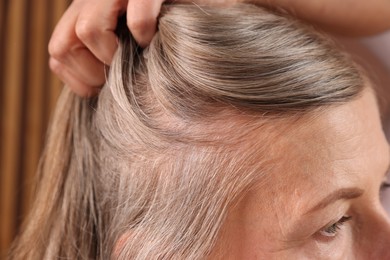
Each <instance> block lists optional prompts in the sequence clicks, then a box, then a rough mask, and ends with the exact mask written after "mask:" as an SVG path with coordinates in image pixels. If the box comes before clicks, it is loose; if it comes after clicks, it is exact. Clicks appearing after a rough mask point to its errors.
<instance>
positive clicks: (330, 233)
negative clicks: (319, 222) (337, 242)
mask: <svg viewBox="0 0 390 260" xmlns="http://www.w3.org/2000/svg"><path fill="white" fill-rule="evenodd" d="M351 219H352V217H351V216H343V217H342V218H340V219H339V220H338V221H337V222H336V223H333V224H332V225H330V226H328V227H326V228H324V229H322V230H321V231H320V234H321V235H323V236H325V237H334V236H336V235H337V233H338V231H339V229H340V228H341V226H342V225H344V224H345V222H347V221H349V220H351Z"/></svg>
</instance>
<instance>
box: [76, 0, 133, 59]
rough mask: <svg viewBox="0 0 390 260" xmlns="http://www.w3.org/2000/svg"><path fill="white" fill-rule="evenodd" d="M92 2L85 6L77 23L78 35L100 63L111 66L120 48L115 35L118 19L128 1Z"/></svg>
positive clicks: (105, 0) (106, 0) (108, 0)
mask: <svg viewBox="0 0 390 260" xmlns="http://www.w3.org/2000/svg"><path fill="white" fill-rule="evenodd" d="M92 2H93V3H92ZM92 2H91V4H88V5H84V8H83V9H82V10H81V12H80V15H79V16H78V19H77V23H76V34H77V36H78V38H79V39H80V40H81V41H82V42H83V43H84V45H85V46H86V47H87V48H88V49H89V50H90V51H91V52H92V53H93V54H94V55H95V56H96V57H97V58H98V59H99V60H100V61H102V62H104V63H105V64H111V61H112V57H113V56H114V53H115V51H116V49H117V47H118V46H117V36H116V35H115V29H116V27H117V21H118V17H119V16H120V15H121V14H123V13H124V12H125V11H126V6H127V1H125V0H104V1H103V0H101V1H92Z"/></svg>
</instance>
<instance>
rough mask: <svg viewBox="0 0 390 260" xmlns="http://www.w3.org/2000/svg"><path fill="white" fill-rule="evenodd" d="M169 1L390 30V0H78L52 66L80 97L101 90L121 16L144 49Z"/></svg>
mask: <svg viewBox="0 0 390 260" xmlns="http://www.w3.org/2000/svg"><path fill="white" fill-rule="evenodd" d="M164 2H174V3H178V2H180V3H191V4H198V5H204V4H212V5H217V6H219V5H220V6H225V5H231V4H235V3H239V2H244V3H254V4H259V5H266V6H269V7H271V8H281V9H284V10H286V11H287V12H289V13H292V14H294V15H296V16H297V17H299V18H302V19H304V20H306V21H308V22H310V23H312V24H315V25H317V26H319V27H321V28H323V29H325V30H328V31H330V32H334V33H341V34H343V35H355V36H356V35H359V36H363V35H369V34H373V33H378V32H380V31H384V30H386V29H389V28H390V19H388V17H390V1H388V0H372V1H364V0H359V1H356V0H353V1H352V0H348V1H347V0H345V1H338V0H328V1H306V0H289V1H286V0H273V1H270V0H170V1H168V0H167V1H165V0H152V1H145V0H99V1H96V0H74V1H73V2H72V4H71V5H70V7H69V8H68V10H67V11H66V12H65V13H64V15H63V17H62V18H61V20H60V21H59V23H58V25H57V26H56V28H55V30H54V32H53V35H52V37H51V39H50V42H49V54H50V60H49V66H50V68H51V70H52V71H53V72H54V73H55V74H56V75H57V76H58V77H59V78H60V79H61V80H62V81H63V82H64V83H65V84H66V85H67V86H68V87H70V88H71V89H72V90H73V91H74V92H75V93H77V94H78V95H80V96H92V95H95V94H97V93H98V91H99V88H100V87H101V86H102V85H103V84H104V82H105V74H104V70H105V67H106V66H109V65H110V64H111V61H112V58H113V55H114V53H115V51H116V49H117V37H116V35H115V28H116V26H117V21H118V17H119V16H121V15H123V14H124V13H126V17H127V25H128V27H129V29H130V31H131V33H132V34H133V36H134V38H135V39H136V40H137V42H138V43H139V44H140V46H142V47H145V46H147V45H148V44H149V42H150V41H151V39H152V38H153V35H154V34H155V32H156V29H157V17H158V15H159V12H160V9H161V5H162V4H163V3H164Z"/></svg>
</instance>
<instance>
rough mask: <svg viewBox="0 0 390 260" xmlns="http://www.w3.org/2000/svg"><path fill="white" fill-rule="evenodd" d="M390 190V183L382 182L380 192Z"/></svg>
mask: <svg viewBox="0 0 390 260" xmlns="http://www.w3.org/2000/svg"><path fill="white" fill-rule="evenodd" d="M388 188H390V182H386V181H384V182H382V184H381V187H380V191H384V190H386V189H388Z"/></svg>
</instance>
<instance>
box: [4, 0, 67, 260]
mask: <svg viewBox="0 0 390 260" xmlns="http://www.w3.org/2000/svg"><path fill="white" fill-rule="evenodd" d="M70 2H71V1H70V0H56V1H52V0H34V1H31V0H1V1H0V259H2V258H3V257H4V255H5V253H6V251H7V249H8V248H9V245H10V243H11V242H12V240H13V238H14V237H15V235H16V234H17V232H18V228H19V226H20V224H21V222H22V221H23V218H24V217H25V216H26V213H27V212H28V209H29V208H30V205H31V194H32V183H33V182H34V176H35V171H36V168H37V165H38V160H39V155H40V153H41V150H42V147H43V143H44V139H45V131H46V126H47V124H48V121H49V118H50V115H51V112H52V109H53V107H54V105H55V101H56V99H57V96H58V94H59V92H60V90H61V87H62V84H61V82H60V81H59V80H58V79H57V78H56V77H55V76H54V75H53V74H52V73H51V72H50V70H49V67H48V57H49V56H48V53H47V44H48V41H49V38H50V35H51V32H52V31H53V29H54V26H55V24H56V23H57V22H58V20H59V18H60V17H61V15H62V14H63V12H64V11H65V9H66V7H67V6H68V5H69V4H70Z"/></svg>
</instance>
